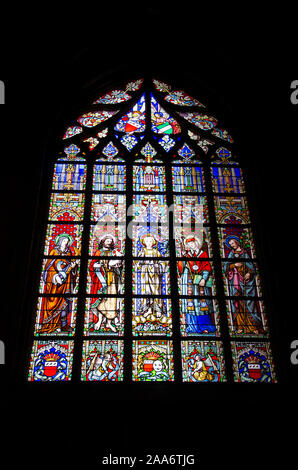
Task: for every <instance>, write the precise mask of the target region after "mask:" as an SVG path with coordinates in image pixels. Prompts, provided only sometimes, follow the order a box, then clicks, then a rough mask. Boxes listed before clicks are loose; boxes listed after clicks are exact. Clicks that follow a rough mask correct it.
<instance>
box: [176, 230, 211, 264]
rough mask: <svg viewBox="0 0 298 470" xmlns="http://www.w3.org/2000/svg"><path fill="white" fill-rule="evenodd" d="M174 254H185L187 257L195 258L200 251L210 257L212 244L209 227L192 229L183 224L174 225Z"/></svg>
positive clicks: (178, 255)
mask: <svg viewBox="0 0 298 470" xmlns="http://www.w3.org/2000/svg"><path fill="white" fill-rule="evenodd" d="M175 242H176V256H177V257H182V256H186V257H188V258H197V257H198V256H199V254H200V253H201V251H203V252H205V253H206V254H207V257H208V258H210V257H212V246H211V238H210V229H209V228H208V227H203V226H201V227H200V230H194V229H193V228H192V227H191V226H187V225H183V226H179V227H175Z"/></svg>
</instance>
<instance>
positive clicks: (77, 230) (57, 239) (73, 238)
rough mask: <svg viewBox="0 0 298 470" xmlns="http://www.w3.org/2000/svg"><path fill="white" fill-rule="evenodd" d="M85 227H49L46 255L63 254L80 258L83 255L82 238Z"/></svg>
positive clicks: (69, 225) (55, 225)
mask: <svg viewBox="0 0 298 470" xmlns="http://www.w3.org/2000/svg"><path fill="white" fill-rule="evenodd" d="M82 232H83V225H80V224H49V225H48V226H47V232H46V239H45V245H44V255H45V256H47V255H51V256H58V255H59V253H63V254H64V256H65V255H69V256H71V255H72V256H79V255H80V253H81V237H82Z"/></svg>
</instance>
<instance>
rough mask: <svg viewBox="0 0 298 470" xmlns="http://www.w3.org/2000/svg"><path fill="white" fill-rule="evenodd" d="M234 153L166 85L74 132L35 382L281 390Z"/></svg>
mask: <svg viewBox="0 0 298 470" xmlns="http://www.w3.org/2000/svg"><path fill="white" fill-rule="evenodd" d="M233 144H234V142H233V139H232V137H231V135H230V132H229V131H227V130H226V129H224V128H222V126H221V124H220V122H219V121H218V119H217V118H215V117H214V116H213V115H212V113H211V114H210V112H209V111H208V109H207V107H206V106H205V104H203V103H201V102H200V101H199V100H198V99H196V98H194V97H192V96H190V95H189V94H188V92H185V91H182V90H181V89H180V88H178V89H176V88H173V87H172V86H171V85H169V84H167V83H164V82H163V81H161V80H157V79H155V78H153V79H151V78H150V79H148V78H146V79H142V78H139V79H134V80H131V81H128V82H123V83H121V82H120V83H119V84H116V85H115V87H114V88H110V89H109V90H104V91H101V93H99V94H98V95H97V96H96V97H94V99H93V101H91V102H90V105H89V106H87V108H86V109H85V110H84V112H83V113H82V114H81V115H78V116H77V118H76V120H74V121H73V122H70V123H69V124H68V125H67V126H66V128H65V131H64V133H63V135H62V136H61V139H60V141H59V143H58V146H57V148H58V151H57V155H56V156H55V158H54V156H53V174H52V175H53V176H52V186H51V194H50V197H49V201H50V202H49V213H48V220H47V224H46V228H45V238H44V248H43V260H42V265H41V276H40V283H39V292H38V293H37V301H36V308H35V310H34V329H33V331H32V350H31V356H30V364H29V366H28V380H29V381H33V382H34V381H42V382H45V381H69V380H73V381H83V382H88V381H93V382H101V381H110V382H116V381H121V382H122V381H124V382H125V381H126V382H130V381H132V382H140V381H141V382H152V381H153V382H156V381H162V382H167V381H170V382H172V381H175V382H193V383H200V382H208V383H212V382H225V381H235V382H259V381H262V382H274V381H276V375H275V372H274V365H273V362H272V357H271V348H270V337H269V328H268V322H267V317H266V312H265V307H264V302H263V294H262V286H261V279H260V276H259V271H258V259H257V258H256V251H255V244H254V238H253V228H252V226H251V220H250V215H249V210H248V204H247V199H246V191H245V182H244V180H245V175H243V172H242V170H241V167H240V160H238V158H237V156H236V155H235V151H234V145H233Z"/></svg>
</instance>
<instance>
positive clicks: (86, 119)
mask: <svg viewBox="0 0 298 470" xmlns="http://www.w3.org/2000/svg"><path fill="white" fill-rule="evenodd" d="M116 113H118V111H100V112H90V113H86V114H83V115H82V116H80V117H79V118H78V119H77V120H78V122H79V123H80V124H82V126H84V127H94V126H97V125H98V124H100V123H101V122H103V121H106V120H107V119H109V118H110V117H112V116H114V114H116Z"/></svg>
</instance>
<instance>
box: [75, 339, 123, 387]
mask: <svg viewBox="0 0 298 470" xmlns="http://www.w3.org/2000/svg"><path fill="white" fill-rule="evenodd" d="M123 348H124V345H123V341H121V340H117V339H114V340H104V339H103V340H90V341H84V343H83V354H82V371H81V380H83V381H87V382H91V381H102V382H118V381H122V380H123Z"/></svg>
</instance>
